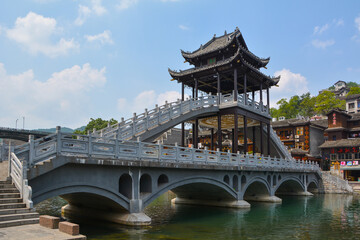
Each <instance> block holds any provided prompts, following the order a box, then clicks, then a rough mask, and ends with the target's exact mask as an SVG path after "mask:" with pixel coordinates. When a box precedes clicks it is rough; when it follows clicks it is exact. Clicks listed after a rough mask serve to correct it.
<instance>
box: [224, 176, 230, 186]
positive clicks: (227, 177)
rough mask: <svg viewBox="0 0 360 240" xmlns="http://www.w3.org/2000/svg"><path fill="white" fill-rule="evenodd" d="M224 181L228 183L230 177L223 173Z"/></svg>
mask: <svg viewBox="0 0 360 240" xmlns="http://www.w3.org/2000/svg"><path fill="white" fill-rule="evenodd" d="M224 182H225V183H226V184H230V178H229V176H228V175H225V176H224Z"/></svg>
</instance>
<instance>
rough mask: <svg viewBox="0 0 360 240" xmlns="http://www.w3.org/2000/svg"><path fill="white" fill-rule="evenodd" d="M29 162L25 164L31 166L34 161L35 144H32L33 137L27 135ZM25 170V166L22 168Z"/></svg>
mask: <svg viewBox="0 0 360 240" xmlns="http://www.w3.org/2000/svg"><path fill="white" fill-rule="evenodd" d="M28 142H29V162H28V163H27V164H28V165H29V167H30V166H33V163H34V160H35V144H34V135H29V141H28ZM24 165H25V164H24ZM23 167H24V168H26V167H25V166H23Z"/></svg>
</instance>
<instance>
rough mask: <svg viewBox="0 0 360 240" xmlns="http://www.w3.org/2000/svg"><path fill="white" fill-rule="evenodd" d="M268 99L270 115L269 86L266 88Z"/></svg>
mask: <svg viewBox="0 0 360 240" xmlns="http://www.w3.org/2000/svg"><path fill="white" fill-rule="evenodd" d="M266 98H267V109H268V112H269V113H270V95H269V86H268V87H267V88H266Z"/></svg>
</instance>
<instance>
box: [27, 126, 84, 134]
mask: <svg viewBox="0 0 360 240" xmlns="http://www.w3.org/2000/svg"><path fill="white" fill-rule="evenodd" d="M84 129H85V126H82V127H79V128H76V129H72V128H68V127H61V132H63V133H73V132H74V131H75V130H80V131H83V130H84ZM34 130H36V131H41V132H48V133H55V131H56V128H39V129H34Z"/></svg>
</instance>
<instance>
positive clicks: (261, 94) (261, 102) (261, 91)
mask: <svg viewBox="0 0 360 240" xmlns="http://www.w3.org/2000/svg"><path fill="white" fill-rule="evenodd" d="M262 105H263V89H262V83H260V108H261V106H262ZM260 110H261V111H262V109H260Z"/></svg>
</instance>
